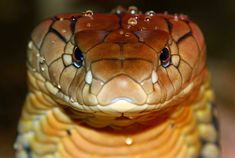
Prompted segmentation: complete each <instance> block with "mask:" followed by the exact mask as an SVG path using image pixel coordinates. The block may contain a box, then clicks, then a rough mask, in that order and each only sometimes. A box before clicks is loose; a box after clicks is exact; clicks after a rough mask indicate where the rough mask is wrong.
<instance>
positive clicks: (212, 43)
mask: <svg viewBox="0 0 235 158" xmlns="http://www.w3.org/2000/svg"><path fill="white" fill-rule="evenodd" d="M120 4H121V5H123V6H129V5H136V6H138V7H139V8H140V9H141V10H142V11H147V10H154V11H156V12H164V11H168V12H169V13H184V14H187V15H189V17H191V19H193V20H194V21H196V23H198V25H199V26H200V27H201V29H202V31H203V32H204V35H205V38H206V42H207V46H208V65H209V67H210V69H211V72H212V76H213V80H212V81H213V86H214V88H215V91H216V95H217V102H218V104H219V105H220V106H219V114H220V122H221V129H222V146H223V151H224V152H223V156H224V158H234V157H235V151H234V149H235V133H234V131H235V123H234V122H235V116H234V114H235V71H234V69H235V63H234V62H235V1H234V0H197V1H189V0H175V1H173V0H161V1H160V0H154V1H153V0H152V1H150V0H135V1H134V0H86V1H85V0H80V1H79V0H44V1H43V0H0V36H1V38H0V76H1V77H0V157H1V158H11V157H14V150H13V143H14V140H15V137H16V127H17V121H18V119H19V116H20V112H21V107H22V103H23V100H24V97H25V95H26V92H27V86H26V67H25V60H26V51H25V50H26V46H27V42H28V40H29V37H30V32H31V31H32V29H33V28H34V27H35V25H37V24H38V23H39V22H40V21H41V20H42V19H43V18H45V17H48V16H52V15H54V14H57V13H61V12H82V11H85V10H87V9H91V10H94V11H95V12H109V11H110V10H111V9H112V8H114V7H115V6H117V5H120Z"/></svg>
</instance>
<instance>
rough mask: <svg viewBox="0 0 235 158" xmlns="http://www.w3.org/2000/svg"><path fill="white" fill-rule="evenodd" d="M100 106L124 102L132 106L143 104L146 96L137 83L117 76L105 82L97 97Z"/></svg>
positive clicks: (125, 76)
mask: <svg viewBox="0 0 235 158" xmlns="http://www.w3.org/2000/svg"><path fill="white" fill-rule="evenodd" d="M97 99H98V102H99V103H100V105H107V104H112V103H115V102H118V101H126V102H129V103H133V104H144V103H145V102H146V99H147V94H146V93H145V91H144V90H143V88H142V87H141V85H140V84H139V83H137V82H136V81H134V80H133V79H131V78H130V77H128V76H127V75H119V76H117V77H115V78H113V79H112V80H110V81H109V82H107V83H106V84H105V85H104V86H103V88H102V89H101V91H100V92H99V94H98V96H97Z"/></svg>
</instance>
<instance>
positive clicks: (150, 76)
mask: <svg viewBox="0 0 235 158" xmlns="http://www.w3.org/2000/svg"><path fill="white" fill-rule="evenodd" d="M78 48H79V49H78ZM163 49H165V50H169V56H168V58H167V60H166V61H163V60H162V57H161V53H162V52H163ZM77 50H78V51H81V52H80V53H82V55H83V57H84V61H79V59H77V58H76V52H77ZM205 51H206V46H205V42H204V39H203V35H202V33H201V31H200V29H199V28H198V26H197V25H196V24H195V23H193V22H192V21H190V20H189V19H188V18H187V17H186V16H172V15H167V14H154V13H152V12H148V13H146V14H145V15H144V14H132V12H130V13H128V12H127V13H122V14H93V13H92V12H90V11H88V12H86V13H84V14H65V15H58V16H56V17H53V18H51V19H47V20H45V21H44V22H42V23H41V24H40V25H39V26H38V27H37V28H36V29H35V30H34V31H33V33H32V40H31V41H30V43H29V50H28V74H29V85H30V86H29V87H30V92H29V95H28V97H27V99H26V103H25V107H24V110H23V114H22V118H21V121H20V125H19V132H20V134H19V137H18V140H17V143H16V148H17V151H18V152H17V156H18V157H20V158H21V157H24V156H25V155H27V154H28V155H32V156H34V157H43V156H45V157H47V156H48V157H77V156H78V157H83V158H85V157H99V158H101V157H102V158H104V157H105V158H106V157H107V158H109V157H110V158H111V157H112V158H132V157H133V158H134V157H135V158H137V157H141V158H142V157H146V158H150V157H151V158H152V157H160V158H173V157H181V158H182V157H185V158H191V157H192V158H197V157H199V156H201V157H203V158H216V157H219V149H218V147H217V145H216V143H217V140H218V137H217V132H216V129H215V127H214V125H213V122H214V121H213V119H212V118H213V117H214V113H213V112H212V111H211V110H212V109H213V108H214V107H213V106H212V105H211V104H210V103H211V102H212V100H213V93H212V92H211V90H210V88H209V86H208V72H207V68H206V66H205V53H206V52H205ZM76 63H79V64H80V65H76ZM81 63H82V64H81ZM50 126H51V127H50ZM156 133H158V134H156ZM208 135H209V136H208ZM81 136H82V140H81V138H80V137H81ZM104 140H105V141H104ZM167 140H169V141H167ZM72 142H73V143H72ZM159 143H160V144H161V146H159V145H160V144H159ZM72 144H73V145H72ZM83 145H84V146H83ZM25 146H26V147H25ZM28 148H29V149H30V151H29V150H26V149H28Z"/></svg>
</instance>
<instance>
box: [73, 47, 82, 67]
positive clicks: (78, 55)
mask: <svg viewBox="0 0 235 158" xmlns="http://www.w3.org/2000/svg"><path fill="white" fill-rule="evenodd" d="M74 58H75V61H74V65H75V66H76V67H81V66H82V62H83V59H84V56H83V55H82V51H81V50H80V49H79V48H78V47H77V48H76V49H75V50H74Z"/></svg>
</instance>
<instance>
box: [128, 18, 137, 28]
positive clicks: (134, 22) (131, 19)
mask: <svg viewBox="0 0 235 158" xmlns="http://www.w3.org/2000/svg"><path fill="white" fill-rule="evenodd" d="M128 24H129V25H132V26H134V25H137V20H136V18H130V19H129V20H128Z"/></svg>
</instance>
